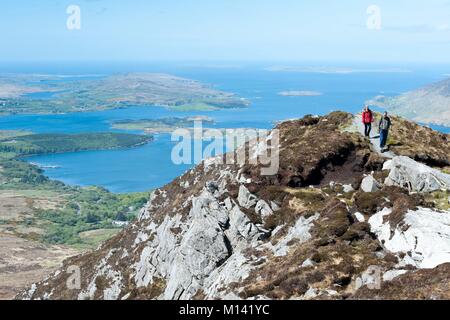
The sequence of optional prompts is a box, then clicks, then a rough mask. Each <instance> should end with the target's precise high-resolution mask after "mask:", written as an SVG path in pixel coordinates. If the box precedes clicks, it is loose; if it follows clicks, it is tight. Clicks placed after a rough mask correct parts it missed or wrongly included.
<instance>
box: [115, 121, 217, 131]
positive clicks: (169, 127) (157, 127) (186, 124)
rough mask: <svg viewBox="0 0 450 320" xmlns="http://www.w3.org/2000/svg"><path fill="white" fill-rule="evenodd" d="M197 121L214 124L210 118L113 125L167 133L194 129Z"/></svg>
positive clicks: (126, 128) (124, 128)
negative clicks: (180, 129) (178, 129)
mask: <svg viewBox="0 0 450 320" xmlns="http://www.w3.org/2000/svg"><path fill="white" fill-rule="evenodd" d="M195 121H201V122H202V124H212V123H214V120H213V119H211V118H209V117H185V118H177V117H169V118H162V119H140V120H120V121H116V122H114V123H113V124H112V127H113V128H114V129H120V130H142V131H146V132H150V133H167V132H172V131H173V130H175V129H177V128H192V127H193V126H194V122H195Z"/></svg>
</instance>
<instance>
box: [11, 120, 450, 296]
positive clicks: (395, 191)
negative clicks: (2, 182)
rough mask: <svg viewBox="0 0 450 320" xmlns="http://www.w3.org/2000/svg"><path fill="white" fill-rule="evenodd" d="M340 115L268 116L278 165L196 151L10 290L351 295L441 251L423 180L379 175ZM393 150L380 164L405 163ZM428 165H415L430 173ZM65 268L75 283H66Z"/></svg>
mask: <svg viewBox="0 0 450 320" xmlns="http://www.w3.org/2000/svg"><path fill="white" fill-rule="evenodd" d="M351 122H352V117H351V115H349V114H345V113H339V112H338V113H333V114H331V115H329V116H325V117H312V116H308V117H305V118H303V119H300V120H296V121H288V122H284V123H281V124H279V125H278V126H277V129H279V130H280V152H279V155H280V169H279V171H278V173H277V174H275V175H272V176H265V175H261V165H258V164H254V163H245V164H242V165H237V164H235V165H226V164H221V161H219V160H220V157H217V158H213V159H208V160H206V161H205V162H203V163H202V164H200V165H199V166H197V167H196V168H194V169H192V170H189V171H188V172H186V173H185V174H184V175H183V176H181V177H179V178H177V179H175V180H174V181H173V182H172V183H170V184H168V185H166V186H164V187H163V188H161V189H158V190H155V191H154V192H153V193H152V195H151V197H150V199H149V202H148V203H147V205H146V206H145V207H144V208H143V209H142V211H141V213H140V215H139V217H137V219H136V220H135V221H134V222H132V223H130V224H129V225H128V226H127V227H126V228H125V229H124V230H123V231H122V232H120V233H119V234H118V235H117V236H115V237H114V238H112V239H110V240H108V241H106V242H105V243H104V244H103V245H102V246H101V247H100V248H98V249H97V250H95V251H93V252H90V253H87V254H84V255H81V256H77V257H73V258H71V259H68V260H66V261H65V262H64V264H63V266H62V267H61V268H60V269H59V270H58V271H57V272H56V273H54V274H52V275H51V276H49V277H48V278H47V279H45V280H43V281H42V282H40V283H37V284H35V285H34V286H33V287H32V290H28V291H26V292H24V293H22V294H21V295H20V296H19V297H18V298H20V299H237V298H240V299H263V298H271V299H347V298H359V297H368V296H369V297H370V292H372V291H366V289H367V288H368V287H372V285H374V284H380V283H381V284H382V285H385V283H388V282H390V281H396V280H397V279H399V278H401V277H408V276H409V274H410V273H412V272H414V271H415V270H418V269H420V268H434V267H436V266H438V265H440V264H442V263H445V262H448V261H450V256H448V252H450V250H449V247H448V238H449V237H450V232H449V230H448V229H449V220H448V216H449V213H448V212H444V211H442V212H441V211H439V210H437V209H436V208H434V207H433V206H434V205H433V203H431V202H429V201H428V200H427V199H428V198H427V196H426V194H425V193H423V192H424V191H430V190H432V188H431V186H433V184H432V183H428V182H427V183H426V184H425V185H426V187H427V188H423V187H421V184H420V183H421V182H423V181H421V180H420V177H423V176H418V175H413V176H412V177H411V176H410V175H407V179H409V180H411V179H413V181H414V183H410V185H414V186H415V187H417V188H416V189H417V190H419V191H421V193H416V194H410V193H409V191H412V189H411V190H409V189H404V188H403V189H402V187H407V186H409V184H408V185H405V184H404V183H400V182H399V183H387V184H395V185H397V186H388V185H386V184H383V181H384V179H385V178H386V176H387V172H386V171H383V170H382V168H381V167H382V163H383V162H384V161H385V160H386V159H383V158H381V157H380V156H379V155H378V154H376V153H374V152H373V150H372V148H371V146H370V144H369V143H368V142H367V141H365V140H364V139H363V138H362V137H361V136H360V135H359V134H357V133H351V132H347V131H345V130H342V128H343V126H345V124H348V123H351ZM242 148H243V149H244V150H245V149H246V148H249V146H248V145H244V146H243V147H242ZM239 151H242V149H241V150H239ZM402 159H403V158H399V159H397V160H396V159H394V160H392V162H390V163H389V162H388V163H387V164H386V165H385V167H386V169H387V170H390V173H392V172H393V171H394V170H396V168H397V167H398V166H400V164H404V163H408V161H409V160H405V161H403V160H402ZM398 160H402V161H400V162H398V163H399V165H394V164H396V163H397V161H398ZM400 167H401V166H400ZM433 170H435V169H431V168H427V170H426V172H432V173H433V175H432V176H433V177H438V178H439V177H441V176H440V175H439V174H437V172H435V171H433ZM401 172H403V171H401ZM389 176H390V174H389ZM398 176H400V174H399V173H395V176H394V174H393V173H392V177H391V178H389V179H391V180H392V181H394V177H398ZM365 177H366V178H365ZM369 177H370V178H369ZM402 177H404V175H402ZM364 178H365V179H366V180H368V179H371V185H372V187H370V188H368V190H369V191H371V192H364V191H363V190H364V189H366V187H365V186H364V185H366V184H367V181H366V182H363V183H361V182H362V181H363V179H364ZM402 179H403V178H402ZM405 179H406V178H405ZM439 179H440V178H439ZM409 180H408V181H409ZM441 180H442V179H441ZM441 180H439V181H441ZM387 181H388V182H389V181H390V180H387ZM395 181H404V179H403V180H395ZM427 181H428V180H427ZM375 186H376V188H375ZM399 186H400V187H399ZM361 189H362V190H361ZM366 191H367V190H366ZM74 268H75V269H77V268H78V270H79V274H80V276H81V277H80V283H79V284H80V286H79V287H76V286H75V287H74V286H68V283H70V281H72V280H73V276H74V274H73V273H71V272H69V270H73V269H74ZM374 270H375V271H376V272H375V273H374V272H373V271H374ZM441 276H442V280H441V281H447V282H446V284H442V285H441V286H440V287H439V288H443V287H445V286H447V287H448V286H449V284H448V283H449V281H448V280H449V278H450V276H447V277H445V276H443V275H442V274H441ZM433 287H437V284H435V283H434V284H433ZM405 288H406V287H405ZM428 288H431V287H428ZM449 289H450V288H449ZM405 290H406V289H405ZM430 290H431V289H430ZM377 292H378V291H376V290H375V291H373V294H374V297H375V295H376V294H378V293H377ZM377 297H378V296H377ZM380 298H382V297H381V296H380Z"/></svg>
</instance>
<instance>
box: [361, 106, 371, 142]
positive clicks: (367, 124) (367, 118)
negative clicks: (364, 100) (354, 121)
mask: <svg viewBox="0 0 450 320" xmlns="http://www.w3.org/2000/svg"><path fill="white" fill-rule="evenodd" d="M362 122H363V124H364V135H365V136H366V137H367V138H370V132H371V131H372V122H373V113H372V110H370V109H369V106H365V107H364V111H363V113H362Z"/></svg>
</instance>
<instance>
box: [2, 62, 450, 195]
mask: <svg viewBox="0 0 450 320" xmlns="http://www.w3.org/2000/svg"><path fill="white" fill-rule="evenodd" d="M274 65H280V64H279V63H269V62H267V63H260V64H247V63H237V62H234V63H227V62H223V63H214V64H211V63H201V62H186V63H130V62H127V63H98V62H97V63H35V64H33V63H27V64H23V63H22V64H17V65H11V64H9V65H0V74H1V73H28V74H37V73H39V74H57V75H64V76H65V77H64V81H71V80H79V79H80V78H86V79H89V78H92V77H102V76H107V75H110V74H115V73H127V72H163V73H169V74H172V75H176V76H180V77H185V78H189V79H194V80H198V81H201V82H203V83H205V84H210V85H211V86H213V87H214V88H216V89H220V90H224V91H228V92H232V93H235V94H237V95H239V96H241V97H243V98H246V99H248V100H249V101H250V102H251V104H250V106H249V107H248V108H243V109H224V110H218V111H191V112H181V111H171V110H168V109H166V108H162V107H157V106H147V107H133V106H131V107H129V108H126V109H117V110H108V111H99V112H85V113H71V114H60V115H53V114H52V115H39V114H29V115H9V116H2V117H0V130H17V129H21V130H28V131H32V132H35V133H79V132H106V131H117V130H114V129H112V128H111V124H112V123H113V122H114V121H117V120H123V119H158V118H164V117H185V116H208V117H211V118H213V119H214V121H215V124H214V125H213V127H216V128H260V129H270V128H272V127H273V126H274V124H276V123H277V122H279V121H282V120H287V119H294V118H300V117H303V116H304V115H307V114H312V115H323V114H327V113H329V112H331V111H335V110H343V111H348V112H352V113H356V112H359V111H360V110H361V109H362V108H363V105H364V103H365V102H366V101H367V100H369V99H371V98H373V97H375V96H378V95H385V96H394V95H398V94H401V93H404V92H407V91H409V90H413V89H416V88H418V87H421V86H423V85H426V84H429V83H432V82H435V81H438V80H442V79H444V78H445V77H446V75H447V76H448V74H449V73H450V66H431V67H430V66H415V65H414V66H402V68H386V67H385V66H369V65H363V66H362V65H358V66H351V67H348V65H346V69H345V72H344V71H342V70H343V69H336V68H334V65H325V64H315V65H314V66H312V67H311V65H308V68H271V66H274ZM284 65H289V64H288V63H285V64H284ZM302 66H304V65H302ZM324 66H326V67H324ZM282 91H315V92H320V94H321V95H318V96H295V97H294V96H282V95H280V94H279V93H280V92H282ZM49 95H50V93H47V94H46V93H40V94H37V95H36V96H34V97H33V98H36V99H48V98H50V96H49ZM433 128H434V129H436V130H439V131H442V132H447V133H448V132H450V128H446V127H438V126H435V127H433ZM117 132H119V131H117ZM120 132H124V131H120ZM129 132H131V133H140V132H136V131H129ZM175 143H176V142H174V141H172V140H171V135H170V134H158V135H155V139H154V141H152V142H151V143H148V144H146V145H144V146H140V147H136V148H130V149H119V150H106V151H83V152H73V153H63V154H48V155H39V156H33V157H28V158H24V160H25V161H29V162H32V163H35V164H38V165H40V166H42V167H43V168H44V170H45V174H46V175H47V176H48V177H50V178H52V179H55V180H60V181H63V182H65V183H67V184H70V185H79V186H90V185H97V186H102V187H105V188H107V189H108V190H110V191H111V192H115V193H128V192H142V191H149V190H152V189H155V188H158V187H161V186H163V185H165V184H167V183H169V182H170V181H172V180H173V179H174V178H175V177H177V176H179V175H181V174H183V173H184V172H185V171H186V170H189V169H190V168H191V167H192V166H193V165H194V164H182V165H178V164H176V163H174V162H173V161H172V157H171V154H172V149H173V147H174V145H175Z"/></svg>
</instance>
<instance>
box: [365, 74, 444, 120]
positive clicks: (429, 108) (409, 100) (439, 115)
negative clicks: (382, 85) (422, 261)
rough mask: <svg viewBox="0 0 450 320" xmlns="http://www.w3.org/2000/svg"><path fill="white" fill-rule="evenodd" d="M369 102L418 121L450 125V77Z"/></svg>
mask: <svg viewBox="0 0 450 320" xmlns="http://www.w3.org/2000/svg"><path fill="white" fill-rule="evenodd" d="M367 103H368V104H371V105H376V106H379V107H383V108H386V109H387V110H389V111H390V112H392V113H394V114H397V115H399V116H402V117H405V118H408V119H411V120H413V121H416V122H421V123H427V124H435V125H442V126H447V127H450V78H448V79H444V80H441V81H438V82H436V83H432V84H429V85H426V86H424V87H422V88H419V89H417V90H413V91H410V92H407V93H404V94H401V95H399V96H396V97H385V96H378V97H375V98H374V99H372V100H370V101H368V102H367Z"/></svg>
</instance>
